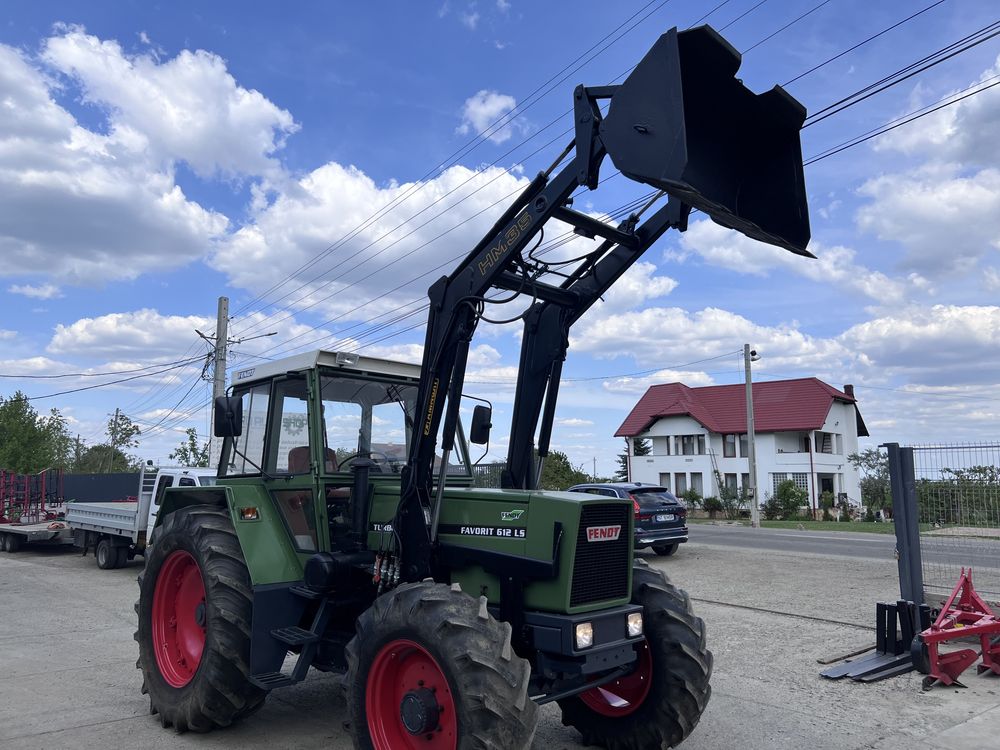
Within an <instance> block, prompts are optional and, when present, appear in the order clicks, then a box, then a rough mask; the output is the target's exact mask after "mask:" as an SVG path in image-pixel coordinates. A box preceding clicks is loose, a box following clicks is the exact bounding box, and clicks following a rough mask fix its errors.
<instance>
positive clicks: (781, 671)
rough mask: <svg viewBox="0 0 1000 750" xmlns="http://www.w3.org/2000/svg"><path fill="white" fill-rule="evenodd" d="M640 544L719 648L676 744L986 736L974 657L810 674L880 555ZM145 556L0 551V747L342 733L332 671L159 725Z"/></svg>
mask: <svg viewBox="0 0 1000 750" xmlns="http://www.w3.org/2000/svg"><path fill="white" fill-rule="evenodd" d="M646 559H647V560H649V561H650V562H653V563H654V564H656V565H658V566H660V567H663V568H664V569H665V570H667V572H668V574H670V575H671V576H672V577H673V578H674V580H675V582H677V583H679V584H680V585H683V586H684V587H686V588H687V589H688V590H689V591H690V593H691V595H692V596H693V597H694V598H695V600H696V602H695V606H696V608H697V611H698V614H699V615H701V616H702V617H703V618H704V619H705V620H706V622H707V624H708V628H709V638H710V645H711V648H712V649H713V651H714V653H715V660H716V661H715V673H714V675H713V680H712V685H713V697H712V700H711V702H710V704H709V707H708V710H707V711H706V713H705V715H704V717H703V718H702V721H701V724H700V725H699V726H698V728H697V729H696V730H695V732H694V733H693V734H692V736H691V737H690V738H689V739H688V741H687V742H685V743H684V745H683V746H682V747H683V750H726V749H728V748H737V747H739V748H741V750H743V749H745V750H757V749H760V750H765V748H766V749H767V750H771V749H772V748H773V749H775V750H793V749H794V750H800V749H801V748H814V749H816V750H827V749H829V750H841V749H844V750H847V749H850V750H854V749H857V750H860V749H861V748H868V749H872V750H896V748H899V749H902V748H904V747H905V748H907V750H911V749H912V748H926V749H927V750H929V749H930V748H932V747H940V746H941V745H942V744H943V743H945V741H947V744H948V745H949V746H952V745H954V744H955V743H954V742H953V741H952V740H958V739H959V738H961V740H962V743H963V744H962V745H961V746H962V747H963V748H965V749H966V750H976V749H980V748H981V749H982V750H986V748H995V747H996V738H997V736H998V733H1000V678H996V679H994V678H988V677H978V676H975V675H974V674H973V673H972V672H971V671H970V672H969V673H968V674H967V680H966V681H967V683H968V684H969V686H970V687H969V688H968V689H967V690H959V689H941V688H938V689H935V690H932V691H930V692H926V693H925V692H922V691H921V689H920V679H919V676H918V675H915V674H911V675H907V676H904V677H900V678H896V679H893V680H889V681H885V682H882V683H877V684H873V685H860V684H855V683H844V682H829V681H826V680H822V679H820V678H819V677H818V672H819V669H820V666H819V665H818V664H817V663H816V659H817V658H820V657H823V656H826V655H829V654H832V653H836V652H844V651H848V650H850V649H851V648H854V647H859V646H862V645H865V644H867V643H869V642H871V641H872V640H873V637H872V634H871V630H870V627H869V626H870V624H871V622H872V620H873V617H874V604H875V601H877V600H879V599H895V598H896V579H895V563H894V561H892V560H891V559H885V560H878V559H866V558H850V557H822V556H819V555H816V554H802V553H789V552H774V551H763V550H754V549H741V548H735V547H723V546H719V545H714V544H706V543H700V542H698V541H694V542H691V543H689V544H687V545H684V546H683V547H681V549H680V550H679V551H678V553H677V554H676V555H675V556H674V557H672V558H669V559H667V560H663V561H660V560H658V559H657V558H654V557H652V556H646ZM140 566H141V561H137V562H133V563H132V564H131V565H130V566H129V567H128V568H126V569H122V570H111V571H101V570H98V569H97V568H96V566H95V564H94V562H93V558H86V559H81V558H79V557H78V556H76V555H75V554H73V553H59V552H51V551H50V552H34V551H26V552H21V553H18V554H16V555H0V748H2V749H3V750H8V749H10V750H14V749H15V748H17V749H21V748H52V749H56V748H74V749H75V748H102V749H103V748H109V747H110V748H115V747H143V748H148V749H149V750H159V749H160V748H189V747H190V748H194V747H197V748H234V749H238V750H251V749H253V748H275V747H279V748H320V747H322V748H334V749H335V750H336V749H339V748H349V747H350V746H351V745H350V740H349V738H348V736H347V734H346V733H344V732H343V730H342V724H343V722H344V721H345V718H346V717H345V710H344V702H343V697H342V692H341V688H340V685H339V681H338V679H337V678H336V677H333V676H330V675H321V674H317V673H313V674H312V675H311V676H310V678H309V679H308V680H307V681H306V682H304V683H302V684H300V685H296V686H293V687H290V688H286V689H284V690H279V691H276V692H275V693H273V694H272V695H271V696H270V698H269V699H268V702H267V704H266V705H265V707H264V708H263V709H262V710H261V711H260V712H259V713H257V714H255V715H254V716H252V717H250V718H249V719H247V720H246V721H244V722H242V723H241V724H238V725H237V726H234V727H232V728H230V729H227V730H224V731H219V732H214V733H212V734H209V735H194V734H185V735H177V734H175V733H174V732H173V731H172V730H163V729H162V728H161V727H160V726H159V723H158V722H157V721H156V718H155V717H152V716H149V715H148V703H147V702H146V699H145V697H144V696H142V695H140V694H139V684H140V679H139V674H138V671H137V670H136V669H135V667H134V664H135V658H136V654H137V650H136V646H135V643H134V641H133V640H132V631H133V629H134V617H135V616H134V613H133V610H132V604H133V601H134V599H135V596H136V592H137V587H136V585H135V576H136V574H137V572H138V570H139V567H140ZM699 600H700V601H699ZM709 601H710V602H713V603H707V602H709ZM733 605H739V606H733ZM741 607H754V609H752V610H750V609H743V608H741ZM795 615H803V616H806V617H811V618H820V620H823V621H822V622H821V621H817V620H815V619H804V618H803V617H797V616H795ZM578 739H579V738H578V736H577V735H576V733H575V732H574V731H573V730H570V729H568V728H565V727H563V726H562V725H561V723H560V719H559V712H558V708H557V707H556V706H552V705H549V706H545V707H544V708H543V710H542V720H541V723H540V726H539V730H538V735H537V739H536V742H535V745H534V746H535V747H536V748H545V749H546V750H561V749H562V748H574V749H575V748H579V747H581V745H580V744H579V742H578Z"/></svg>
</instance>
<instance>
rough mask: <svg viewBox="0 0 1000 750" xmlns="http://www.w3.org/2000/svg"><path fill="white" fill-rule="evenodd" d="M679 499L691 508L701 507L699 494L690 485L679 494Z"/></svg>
mask: <svg viewBox="0 0 1000 750" xmlns="http://www.w3.org/2000/svg"><path fill="white" fill-rule="evenodd" d="M681 500H683V501H684V502H685V503H686V504H687V507H688V508H689V509H691V510H694V509H695V508H699V507H701V502H702V498H701V494H700V493H699V492H698V490H696V489H695V488H694V487H691V488H690V489H689V490H688V491H687V492H685V493H684V494H683V495H681Z"/></svg>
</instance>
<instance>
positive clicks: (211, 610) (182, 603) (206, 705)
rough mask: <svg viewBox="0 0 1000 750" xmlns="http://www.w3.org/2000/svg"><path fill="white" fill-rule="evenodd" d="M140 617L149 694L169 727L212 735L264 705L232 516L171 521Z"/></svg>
mask: <svg viewBox="0 0 1000 750" xmlns="http://www.w3.org/2000/svg"><path fill="white" fill-rule="evenodd" d="M135 609H136V613H137V614H138V615H139V629H138V630H137V631H136V634H135V639H136V641H138V643H139V661H138V662H136V666H137V667H138V668H139V669H141V670H142V692H143V693H148V694H149V710H150V713H153V714H159V717H160V723H161V724H163V726H165V727H166V726H171V725H172V726H174V727H175V728H176V729H177V731H179V732H183V731H185V730H188V729H190V730H192V731H195V732H207V731H209V730H210V729H213V728H215V727H224V726H228V725H229V724H231V723H233V721H235V720H237V719H239V718H241V717H243V716H245V715H247V714H248V713H250V712H252V711H254V710H256V709H257V708H259V707H260V706H261V705H262V704H263V702H264V698H265V695H266V694H265V693H264V691H262V690H261V689H259V688H258V687H256V686H255V685H253V684H252V683H251V682H250V680H249V674H250V625H251V622H252V615H253V594H252V588H251V583H250V573H249V571H248V570H247V566H246V562H245V561H244V558H243V551H242V549H241V547H240V543H239V540H238V539H237V538H236V532H235V531H234V529H233V524H232V521H231V520H230V519H229V513H228V512H227V511H226V510H224V509H220V508H216V507H213V506H208V505H195V506H190V507H187V508H181V509H180V510H177V511H175V512H173V513H171V514H170V515H169V516H167V518H166V520H165V521H164V522H163V525H162V526H161V527H160V528H159V529H158V530H157V539H156V546H155V547H154V548H153V550H152V552H151V553H150V555H149V557H148V558H147V560H146V566H145V569H144V570H143V572H142V573H140V574H139V601H138V602H136V605H135Z"/></svg>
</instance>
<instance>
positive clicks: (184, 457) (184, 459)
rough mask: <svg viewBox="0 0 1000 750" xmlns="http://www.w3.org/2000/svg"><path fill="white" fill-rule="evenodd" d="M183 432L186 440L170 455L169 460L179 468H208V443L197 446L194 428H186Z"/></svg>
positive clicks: (196, 435) (196, 432)
mask: <svg viewBox="0 0 1000 750" xmlns="http://www.w3.org/2000/svg"><path fill="white" fill-rule="evenodd" d="M184 432H185V433H187V440H185V441H184V442H183V443H181V444H180V445H178V446H177V447H176V448H175V449H174V450H173V451H172V452H171V453H170V456H169V458H170V460H172V461H176V462H177V463H179V464H180V465H181V466H208V441H207V440H206V441H205V442H204V443H203V444H201V445H199V444H198V431H197V430H196V429H195V428H194V427H188V428H187V429H186V430H185V431H184Z"/></svg>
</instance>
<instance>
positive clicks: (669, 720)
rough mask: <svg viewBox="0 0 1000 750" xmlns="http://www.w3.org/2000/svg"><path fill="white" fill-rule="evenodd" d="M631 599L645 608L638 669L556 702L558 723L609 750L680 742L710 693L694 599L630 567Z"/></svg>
mask: <svg viewBox="0 0 1000 750" xmlns="http://www.w3.org/2000/svg"><path fill="white" fill-rule="evenodd" d="M632 603H633V604H641V605H642V608H643V627H644V630H645V634H646V640H645V641H644V642H643V643H642V644H641V645H640V646H639V647H638V648H637V660H636V664H635V669H633V671H632V672H631V673H629V674H627V675H625V676H624V677H621V678H619V679H617V680H614V681H613V682H609V683H606V684H605V685H602V686H601V687H595V688H591V689H590V690H587V691H586V692H583V693H580V694H579V695H576V696H573V697H571V698H564V699H562V700H560V701H559V707H560V708H561V709H562V720H563V724H566V725H568V726H572V727H575V728H576V729H577V730H578V731H579V732H580V734H581V735H582V736H583V741H584V743H585V744H589V745H599V746H602V747H607V748H612V750H646V748H660V747H677V745H679V744H680V743H681V742H682V741H683V740H684V738H685V737H687V736H688V735H689V734H691V732H692V731H693V730H694V728H695V726H697V724H698V720H699V719H700V718H701V714H702V712H704V710H705V706H707V705H708V699H709V697H710V696H711V694H712V688H711V686H710V685H709V678H710V677H711V674H712V652H711V651H709V650H708V648H707V647H706V645H705V623H704V622H702V620H701V618H699V617H695V616H694V613H693V612H692V611H691V601H690V599H689V598H688V596H687V594H685V593H684V592H683V591H681V590H680V589H678V588H676V587H674V586H672V585H671V584H670V582H669V581H668V580H667V578H666V576H664V575H663V574H662V573H661V572H659V571H656V570H653V569H652V568H650V567H649V566H647V565H645V564H641V565H640V564H637V565H636V566H635V567H634V568H633V569H632Z"/></svg>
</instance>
